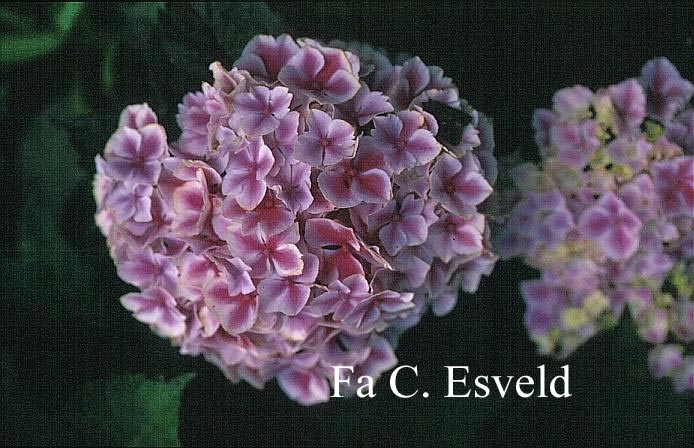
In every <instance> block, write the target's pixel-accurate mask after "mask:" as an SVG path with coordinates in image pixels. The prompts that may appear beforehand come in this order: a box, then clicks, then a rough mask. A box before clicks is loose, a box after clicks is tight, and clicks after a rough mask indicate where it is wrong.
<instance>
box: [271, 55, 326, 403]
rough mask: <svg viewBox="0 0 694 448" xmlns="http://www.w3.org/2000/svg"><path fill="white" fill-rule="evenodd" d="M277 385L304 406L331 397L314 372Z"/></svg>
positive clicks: (290, 375) (287, 373)
mask: <svg viewBox="0 0 694 448" xmlns="http://www.w3.org/2000/svg"><path fill="white" fill-rule="evenodd" d="M304 48H305V47H304ZM277 383H278V384H279V386H280V388H281V389H282V390H283V391H284V393H285V394H287V396H288V397H289V398H291V399H292V400H295V401H297V402H298V403H299V404H302V405H304V406H310V405H313V404H317V403H325V402H327V401H328V398H329V395H330V387H329V386H328V381H327V380H326V379H325V377H324V376H323V375H320V374H318V373H316V371H314V370H306V369H294V368H290V369H285V370H284V371H282V373H280V374H279V375H278V376H277Z"/></svg>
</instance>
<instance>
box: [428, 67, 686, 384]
mask: <svg viewBox="0 0 694 448" xmlns="http://www.w3.org/2000/svg"><path fill="white" fill-rule="evenodd" d="M693 91H694V87H693V86H692V84H691V83H690V82H689V81H687V80H685V79H683V78H682V77H681V75H680V74H679V72H678V71H677V69H675V67H674V66H672V64H671V63H670V62H669V61H667V60H666V59H663V58H659V59H654V60H652V61H649V62H647V63H646V64H645V66H644V67H643V70H642V75H641V78H640V79H639V80H636V79H629V80H626V81H624V82H621V83H619V84H616V85H613V86H610V87H607V88H604V89H599V90H597V91H596V92H592V91H590V90H589V89H587V88H585V87H581V86H575V87H572V88H568V89H562V90H560V91H558V92H557V93H556V94H555V96H554V108H553V110H551V111H550V110H547V109H540V110H537V111H536V112H535V114H534V116H533V126H534V128H535V131H536V134H535V141H536V143H537V144H538V146H539V149H540V154H541V156H542V163H541V166H540V167H534V166H532V165H529V164H526V165H523V166H520V167H518V168H516V169H515V172H514V180H515V182H516V184H517V186H518V188H519V190H520V198H516V199H517V202H516V204H517V205H516V206H515V207H513V209H512V211H511V214H510V219H509V220H508V223H507V225H506V227H505V228H504V230H503V232H502V234H501V235H500V239H499V240H500V244H499V245H498V249H499V250H500V252H501V253H502V255H503V256H506V257H512V256H520V257H522V258H523V259H524V261H525V262H526V263H527V264H529V265H530V266H532V267H534V268H536V269H538V270H539V271H540V273H541V278H540V279H536V280H530V281H526V282H523V283H522V284H521V294H522V295H523V298H524V299H525V302H526V315H525V324H526V327H527V329H528V333H529V334H530V336H531V338H532V339H533V340H534V341H535V342H536V343H537V345H538V349H539V351H540V352H542V353H546V354H555V355H558V356H562V357H563V356H567V355H569V354H570V353H571V352H572V351H574V350H575V349H577V348H578V347H579V346H580V345H581V344H582V343H584V342H585V341H587V340H588V339H589V338H591V337H592V336H593V335H595V334H597V333H598V332H599V331H600V330H602V329H604V328H607V327H609V326H611V325H613V324H614V323H615V322H617V321H618V320H619V318H620V317H621V315H622V313H623V312H624V310H625V309H628V310H629V313H630V314H631V317H632V320H633V321H634V323H635V325H636V327H637V331H638V335H639V337H640V338H641V339H642V340H643V341H645V342H646V343H648V344H650V345H652V346H653V349H652V350H651V352H650V354H649V359H648V363H649V366H650V369H651V372H652V373H653V376H654V377H656V378H663V377H668V378H670V379H671V380H672V382H673V384H674V385H675V388H676V389H677V390H678V391H680V392H683V391H685V390H692V389H694V375H693V374H692V367H691V366H692V364H691V361H687V360H691V359H694V358H692V355H691V345H690V343H691V341H692V340H693V339H694V298H693V297H692V291H693V290H694V232H693V231H692V229H694V157H693V156H692V150H694V147H693V146H692V145H691V143H692V142H691V141H690V140H691V138H690V137H691V135H690V134H689V130H688V129H689V128H687V124H686V123H687V120H691V117H690V115H691V114H692V108H691V106H690V105H689V106H688V102H689V101H690V99H691V97H692V93H693ZM435 226H436V224H435V225H434V227H435ZM432 234H433V235H435V234H436V233H435V232H434V231H433V229H432V230H430V235H432Z"/></svg>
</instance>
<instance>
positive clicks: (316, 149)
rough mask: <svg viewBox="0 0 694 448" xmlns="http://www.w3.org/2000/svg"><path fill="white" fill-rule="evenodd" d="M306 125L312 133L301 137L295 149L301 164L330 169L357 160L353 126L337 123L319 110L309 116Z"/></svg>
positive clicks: (338, 121)
mask: <svg viewBox="0 0 694 448" xmlns="http://www.w3.org/2000/svg"><path fill="white" fill-rule="evenodd" d="M306 124H307V125H308V131H307V132H304V133H303V134H301V135H300V136H299V138H298V139H297V141H296V146H295V147H294V157H295V158H296V159H297V160H300V161H302V162H305V163H308V164H309V165H311V166H320V165H326V166H329V165H335V164H336V163H337V162H339V161H341V160H342V159H350V158H352V157H354V153H355V151H356V149H357V142H356V140H355V137H354V128H353V127H352V125H350V124H349V123H347V122H346V121H343V120H333V119H332V118H331V117H330V115H328V114H327V113H325V112H323V111H321V110H319V109H314V110H312V111H311V112H310V113H309V115H308V119H307V120H306Z"/></svg>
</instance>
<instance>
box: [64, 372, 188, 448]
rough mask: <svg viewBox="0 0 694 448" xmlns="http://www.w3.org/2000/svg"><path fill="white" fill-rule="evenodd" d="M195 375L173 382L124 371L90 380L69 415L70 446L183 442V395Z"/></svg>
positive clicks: (76, 399)
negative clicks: (180, 418) (180, 430)
mask: <svg viewBox="0 0 694 448" xmlns="http://www.w3.org/2000/svg"><path fill="white" fill-rule="evenodd" d="M194 376H195V375H193V374H185V375H181V376H179V377H177V378H174V379H172V380H171V381H165V380H164V379H163V378H159V379H157V380H148V379H146V378H145V377H144V376H143V375H123V376H118V377H114V378H111V379H107V380H97V381H92V382H89V383H87V384H86V385H85V386H84V387H83V388H82V389H81V390H80V391H79V392H78V393H77V394H76V396H75V397H74V398H73V401H72V402H71V404H70V407H69V410H68V412H67V413H66V414H67V415H68V416H69V418H68V420H69V422H68V425H67V426H68V428H69V431H68V436H67V437H68V440H66V443H68V444H71V445H75V444H78V445H90V446H180V443H179V440H178V413H179V407H180V399H181V394H182V392H183V388H184V387H185V386H186V384H187V383H188V382H189V381H190V380H191V379H193V377H194Z"/></svg>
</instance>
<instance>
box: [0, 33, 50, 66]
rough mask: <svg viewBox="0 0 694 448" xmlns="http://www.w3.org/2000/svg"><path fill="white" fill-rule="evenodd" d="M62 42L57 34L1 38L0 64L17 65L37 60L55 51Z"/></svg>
mask: <svg viewBox="0 0 694 448" xmlns="http://www.w3.org/2000/svg"><path fill="white" fill-rule="evenodd" d="M61 43H62V40H61V39H60V37H59V36H58V35H57V34H55V33H43V34H36V35H31V36H5V37H2V38H0V49H2V51H0V64H16V63H17V62H24V61H28V60H31V59H36V58H39V57H42V56H46V55H47V54H49V53H51V52H53V51H55V50H56V49H57V48H58V47H59V46H60V44H61Z"/></svg>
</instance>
